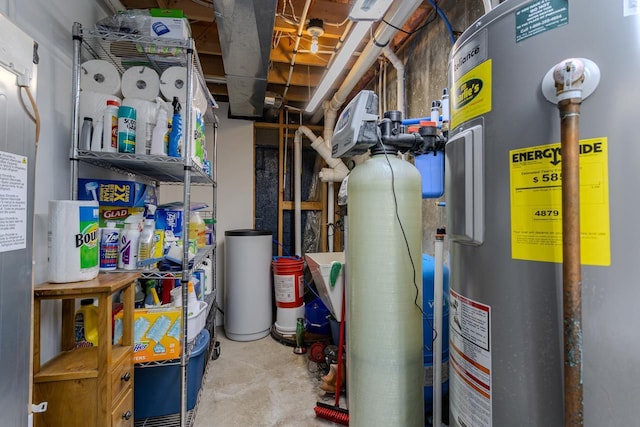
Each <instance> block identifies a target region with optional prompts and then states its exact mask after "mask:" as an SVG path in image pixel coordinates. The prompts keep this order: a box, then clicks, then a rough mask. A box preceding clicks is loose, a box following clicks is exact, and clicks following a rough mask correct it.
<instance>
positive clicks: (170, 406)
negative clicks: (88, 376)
mask: <svg viewBox="0 0 640 427" xmlns="http://www.w3.org/2000/svg"><path fill="white" fill-rule="evenodd" d="M209 340H210V336H209V331H208V330H206V329H203V330H202V332H200V334H199V335H198V336H197V337H196V339H195V343H194V346H193V350H191V355H190V357H189V365H188V367H187V410H190V409H193V407H194V406H196V400H197V398H198V392H199V391H200V386H201V385H202V376H203V375H204V367H205V356H206V349H207V347H208V345H209ZM133 397H134V402H133V408H134V417H135V419H137V420H139V419H144V418H151V417H159V416H162V415H169V414H176V413H178V412H180V365H168V366H156V367H148V368H139V367H136V368H135V375H134V394H133Z"/></svg>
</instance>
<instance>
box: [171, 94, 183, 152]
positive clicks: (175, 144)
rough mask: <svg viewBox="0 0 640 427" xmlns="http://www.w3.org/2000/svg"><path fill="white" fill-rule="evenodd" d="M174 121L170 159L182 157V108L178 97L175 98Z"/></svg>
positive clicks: (172, 121) (173, 104) (172, 124)
mask: <svg viewBox="0 0 640 427" xmlns="http://www.w3.org/2000/svg"><path fill="white" fill-rule="evenodd" d="M171 105H172V106H173V119H172V120H171V134H170V135H169V150H168V154H169V156H170V157H180V142H181V140H182V116H181V115H180V110H182V106H181V105H180V101H179V100H178V97H177V96H174V97H173V102H172V103H171Z"/></svg>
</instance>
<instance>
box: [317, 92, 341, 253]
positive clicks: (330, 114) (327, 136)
mask: <svg viewBox="0 0 640 427" xmlns="http://www.w3.org/2000/svg"><path fill="white" fill-rule="evenodd" d="M322 109H323V110H324V111H325V115H324V129H323V135H324V145H325V147H326V148H327V149H328V151H329V152H330V151H331V141H332V140H333V128H334V126H335V124H336V118H337V116H338V113H337V112H336V111H333V110H331V109H330V108H329V103H328V102H326V101H325V102H323V103H322ZM325 155H326V154H325ZM325 161H326V160H325ZM334 164H335V163H334ZM340 164H341V165H344V163H343V162H342V160H341V161H340ZM336 167H341V166H336ZM345 169H347V168H346V166H345V167H344V168H343V169H341V172H340V175H342V174H344V173H345ZM347 173H348V171H347ZM333 175H335V174H333ZM345 176H346V174H345ZM319 177H320V180H322V181H323V182H327V183H328V184H327V192H328V196H327V240H328V241H329V244H328V248H327V249H328V250H329V252H333V236H334V234H335V233H334V226H335V223H336V218H335V216H336V215H335V211H334V207H333V206H334V204H335V201H334V193H335V189H334V185H333V183H334V182H335V181H334V180H333V179H332V180H329V181H324V180H323V179H322V173H320V174H319ZM342 179H344V177H342ZM342 179H340V181H342ZM329 224H331V225H329Z"/></svg>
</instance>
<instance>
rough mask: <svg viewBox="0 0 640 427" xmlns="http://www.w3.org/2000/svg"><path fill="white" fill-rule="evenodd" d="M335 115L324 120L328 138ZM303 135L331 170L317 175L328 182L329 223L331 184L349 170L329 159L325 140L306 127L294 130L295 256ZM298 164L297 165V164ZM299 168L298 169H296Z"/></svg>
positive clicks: (298, 251) (330, 215) (298, 250)
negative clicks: (328, 127)
mask: <svg viewBox="0 0 640 427" xmlns="http://www.w3.org/2000/svg"><path fill="white" fill-rule="evenodd" d="M335 117H336V113H335V112H333V113H332V114H329V115H328V119H327V120H325V129H324V132H325V135H327V136H328V137H329V138H331V137H332V136H333V127H331V128H330V129H329V130H327V126H326V124H327V123H330V124H331V123H333V122H335ZM303 134H304V135H305V136H306V137H307V138H309V139H310V140H311V148H313V149H314V150H316V151H317V152H318V154H319V155H320V157H322V158H323V160H324V161H325V162H326V163H327V165H329V167H330V168H331V169H327V168H324V169H322V171H321V172H320V173H319V177H320V179H321V181H322V182H329V183H330V185H329V200H328V201H327V218H328V220H329V222H330V223H332V224H333V223H334V218H333V217H334V215H335V214H334V209H333V204H334V201H333V182H342V180H343V179H344V177H345V176H347V175H348V174H349V169H348V168H347V166H346V165H345V164H344V163H343V162H342V160H340V159H334V158H332V157H331V147H330V146H329V145H328V144H326V143H325V140H324V139H323V138H322V137H321V136H316V135H315V134H314V133H313V131H312V130H311V129H309V128H308V127H306V126H300V127H298V129H297V130H296V133H295V137H294V154H293V156H294V165H293V169H294V170H293V173H294V174H295V179H294V206H293V208H294V227H295V229H294V233H295V242H296V254H297V255H301V254H302V231H301V228H302V226H301V222H302V212H301V211H302V201H301V200H300V199H301V189H300V186H301V183H300V172H301V170H302V135H303ZM297 162H299V165H298V163H297ZM298 167H299V168H298ZM323 171H327V173H323ZM331 237H333V233H331ZM298 238H299V239H300V246H298ZM332 250H333V239H332V238H330V239H329V251H330V252H331V251H332Z"/></svg>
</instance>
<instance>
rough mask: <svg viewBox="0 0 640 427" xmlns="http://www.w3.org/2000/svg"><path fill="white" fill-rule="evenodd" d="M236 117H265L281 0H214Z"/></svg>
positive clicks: (230, 103)
mask: <svg viewBox="0 0 640 427" xmlns="http://www.w3.org/2000/svg"><path fill="white" fill-rule="evenodd" d="M213 5H214V8H215V15H216V22H217V25H218V32H219V37H220V46H221V48H222V59H223V61H224V72H225V76H226V79H227V90H228V92H229V112H230V115H232V116H241V117H261V116H262V113H263V109H264V97H265V92H266V90H267V74H268V71H269V54H270V51H271V37H272V35H273V26H274V21H275V14H276V6H277V0H214V2H213Z"/></svg>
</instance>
